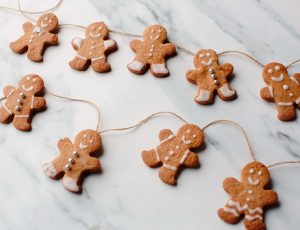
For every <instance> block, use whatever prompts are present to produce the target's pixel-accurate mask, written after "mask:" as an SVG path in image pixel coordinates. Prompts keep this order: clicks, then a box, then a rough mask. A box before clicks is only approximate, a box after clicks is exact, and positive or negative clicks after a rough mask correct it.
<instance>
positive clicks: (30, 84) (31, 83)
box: [19, 74, 44, 94]
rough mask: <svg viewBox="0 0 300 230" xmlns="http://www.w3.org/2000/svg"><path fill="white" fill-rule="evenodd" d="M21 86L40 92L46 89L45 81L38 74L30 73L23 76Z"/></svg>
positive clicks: (35, 92) (23, 88) (26, 89)
mask: <svg viewBox="0 0 300 230" xmlns="http://www.w3.org/2000/svg"><path fill="white" fill-rule="evenodd" d="M19 87H20V88H21V89H22V90H23V91H26V92H33V94H39V93H41V92H43V90H44V81H43V79H42V78H41V77H40V76H38V75H36V74H29V75H26V76H24V77H22V78H21V80H20V81H19Z"/></svg>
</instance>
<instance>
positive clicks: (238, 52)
mask: <svg viewBox="0 0 300 230" xmlns="http://www.w3.org/2000/svg"><path fill="white" fill-rule="evenodd" d="M231 53H237V54H241V55H244V56H245V57H247V58H249V59H250V60H252V61H253V62H255V63H256V64H258V65H259V66H261V67H264V66H265V65H264V64H263V63H261V62H260V61H258V60H257V59H255V58H254V57H252V56H251V55H249V54H247V53H244V52H242V51H238V50H227V51H223V52H221V53H218V55H219V56H222V55H224V54H231Z"/></svg>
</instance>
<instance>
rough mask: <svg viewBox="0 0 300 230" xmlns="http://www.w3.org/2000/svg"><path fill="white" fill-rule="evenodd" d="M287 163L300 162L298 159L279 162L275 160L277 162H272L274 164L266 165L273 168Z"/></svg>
mask: <svg viewBox="0 0 300 230" xmlns="http://www.w3.org/2000/svg"><path fill="white" fill-rule="evenodd" d="M287 164H300V160H299V161H280V162H277V163H274V164H270V165H268V166H267V167H268V168H273V167H276V166H279V165H287Z"/></svg>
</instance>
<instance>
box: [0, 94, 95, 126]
mask: <svg viewBox="0 0 300 230" xmlns="http://www.w3.org/2000/svg"><path fill="white" fill-rule="evenodd" d="M45 92H46V93H49V94H50V95H52V96H54V97H57V98H61V99H66V100H70V101H78V102H83V103H87V104H89V105H91V106H93V107H94V108H95V109H96V111H97V126H96V131H97V132H98V130H99V127H100V109H99V107H98V105H96V103H94V102H92V101H88V100H85V99H81V98H72V97H66V96H61V95H58V94H56V93H52V92H51V91H49V90H48V89H45ZM0 100H1V99H0Z"/></svg>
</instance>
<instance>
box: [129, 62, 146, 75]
mask: <svg viewBox="0 0 300 230" xmlns="http://www.w3.org/2000/svg"><path fill="white" fill-rule="evenodd" d="M127 67H128V69H129V70H130V71H131V72H133V73H135V74H143V73H145V71H146V68H147V64H146V63H143V62H141V61H139V60H137V59H134V60H133V61H132V62H131V63H129V64H128V65H127Z"/></svg>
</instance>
